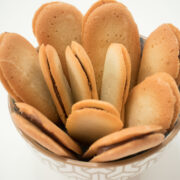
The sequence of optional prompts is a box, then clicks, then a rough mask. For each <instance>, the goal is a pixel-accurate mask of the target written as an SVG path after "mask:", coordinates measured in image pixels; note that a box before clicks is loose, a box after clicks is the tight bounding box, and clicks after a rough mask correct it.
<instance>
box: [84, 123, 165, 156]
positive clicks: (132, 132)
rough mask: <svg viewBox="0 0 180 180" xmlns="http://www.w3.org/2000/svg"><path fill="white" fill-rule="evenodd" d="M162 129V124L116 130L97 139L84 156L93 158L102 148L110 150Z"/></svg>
mask: <svg viewBox="0 0 180 180" xmlns="http://www.w3.org/2000/svg"><path fill="white" fill-rule="evenodd" d="M161 130H162V127H161V126H155V125H154V126H153V125H152V126H136V127H130V128H124V129H122V130H120V131H117V132H114V133H112V134H109V135H107V136H104V137H102V138H100V139H98V140H97V141H95V142H94V143H93V144H92V145H91V146H90V147H89V149H88V150H87V151H86V152H85V153H84V155H83V157H84V158H92V157H93V156H95V155H96V154H98V152H100V151H101V149H102V148H104V149H107V150H109V149H108V147H112V146H113V145H116V146H118V145H121V144H123V143H126V142H128V141H131V140H133V139H135V138H139V137H142V136H145V135H147V134H150V133H155V132H160V131H161Z"/></svg>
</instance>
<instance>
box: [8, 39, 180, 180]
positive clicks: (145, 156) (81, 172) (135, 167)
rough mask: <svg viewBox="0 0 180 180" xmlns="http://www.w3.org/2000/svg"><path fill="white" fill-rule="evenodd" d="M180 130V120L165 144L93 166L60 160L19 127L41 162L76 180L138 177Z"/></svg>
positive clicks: (61, 158) (109, 179)
mask: <svg viewBox="0 0 180 180" xmlns="http://www.w3.org/2000/svg"><path fill="white" fill-rule="evenodd" d="M143 45H144V38H141V47H143ZM9 110H10V113H12V112H13V111H15V110H14V105H13V100H12V99H11V98H9ZM12 120H13V118H12ZM179 129H180V120H179V118H178V120H177V122H176V124H175V126H174V128H173V130H172V131H171V132H170V133H169V134H168V135H167V136H166V138H165V141H164V142H163V143H162V144H161V145H159V146H157V147H155V148H153V149H150V150H147V151H145V152H143V153H139V154H137V155H134V156H131V157H128V158H125V159H122V160H119V161H115V162H109V163H91V162H82V161H78V160H72V159H68V158H63V157H59V156H57V155H55V154H54V153H52V152H50V151H48V150H47V149H45V148H44V147H42V146H41V145H39V144H38V143H36V142H35V141H34V140H32V139H31V138H29V137H28V136H26V135H25V134H24V133H22V132H21V131H20V130H19V129H18V128H17V130H18V132H19V133H20V134H21V136H22V137H23V139H24V140H25V141H26V142H27V144H28V145H29V147H30V149H31V150H32V151H33V153H34V154H35V155H36V156H37V157H38V158H39V159H40V160H41V162H43V163H44V164H46V165H48V166H49V167H50V168H51V169H53V170H55V171H57V172H59V173H61V174H63V175H65V176H67V177H69V178H71V179H74V180H126V179H128V178H129V177H133V176H136V175H138V174H140V173H141V172H142V171H144V170H145V169H147V168H149V167H150V166H152V165H153V164H154V163H156V162H157V160H158V159H159V158H160V156H161V155H162V152H163V151H164V150H165V149H167V147H168V146H169V145H170V142H171V141H172V139H174V137H175V136H176V135H177V133H178V131H179Z"/></svg>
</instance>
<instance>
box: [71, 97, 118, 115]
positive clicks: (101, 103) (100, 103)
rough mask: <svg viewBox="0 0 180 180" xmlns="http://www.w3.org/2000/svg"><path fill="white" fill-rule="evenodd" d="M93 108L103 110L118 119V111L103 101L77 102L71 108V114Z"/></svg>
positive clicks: (88, 100)
mask: <svg viewBox="0 0 180 180" xmlns="http://www.w3.org/2000/svg"><path fill="white" fill-rule="evenodd" d="M94 107H96V109H101V110H105V111H107V112H109V113H111V114H113V115H115V116H117V117H120V114H119V111H118V110H117V109H116V108H115V107H114V106H113V105H111V104H110V103H108V102H107V103H106V102H105V101H97V100H94V99H86V100H82V101H79V102H77V103H76V104H74V105H73V106H72V112H73V111H76V110H81V109H84V108H94Z"/></svg>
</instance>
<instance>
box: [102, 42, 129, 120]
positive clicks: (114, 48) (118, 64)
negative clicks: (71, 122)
mask: <svg viewBox="0 0 180 180" xmlns="http://www.w3.org/2000/svg"><path fill="white" fill-rule="evenodd" d="M130 78H131V60H130V56H129V54H128V51H127V49H126V48H125V47H124V46H123V45H122V44H118V43H112V44H111V45H110V46H109V48H108V50H107V54H106V59H105V63H104V71H103V77H102V86H101V97H100V99H101V100H103V101H107V102H109V103H111V104H113V105H114V106H115V107H116V108H117V109H118V111H119V112H120V115H121V119H122V120H123V121H124V119H123V117H124V105H125V103H126V100H127V96H128V93H129V87H130Z"/></svg>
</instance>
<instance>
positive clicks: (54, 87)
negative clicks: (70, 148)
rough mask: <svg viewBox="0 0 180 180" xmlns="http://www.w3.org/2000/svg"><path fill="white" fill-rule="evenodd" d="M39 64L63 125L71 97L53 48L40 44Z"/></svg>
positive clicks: (69, 107) (69, 109)
mask: <svg viewBox="0 0 180 180" xmlns="http://www.w3.org/2000/svg"><path fill="white" fill-rule="evenodd" d="M39 62H40V66H41V70H42V73H43V75H44V79H45V81H46V83H47V86H48V88H49V91H50V93H51V96H52V98H53V100H54V103H55V105H56V109H57V111H58V113H59V116H60V119H61V120H62V122H63V123H64V124H65V122H66V119H67V117H68V115H69V114H70V112H71V106H72V104H73V97H72V93H71V89H70V87H69V84H68V82H67V79H66V77H65V75H64V72H63V69H62V65H61V61H60V59H59V56H58V54H57V51H56V50H55V48H54V47H52V46H51V45H46V46H44V44H42V45H41V47H40V49H39Z"/></svg>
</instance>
